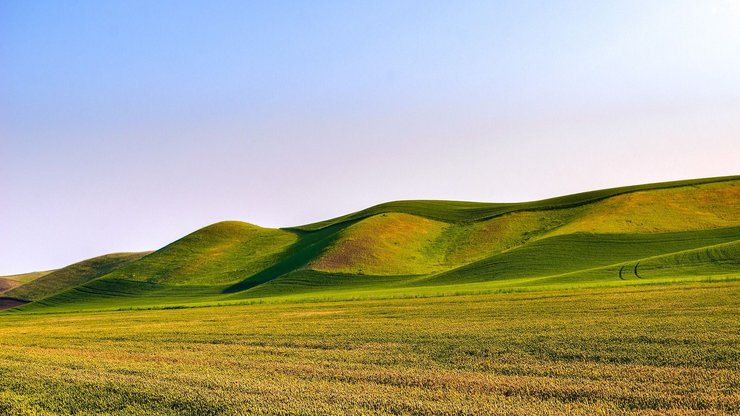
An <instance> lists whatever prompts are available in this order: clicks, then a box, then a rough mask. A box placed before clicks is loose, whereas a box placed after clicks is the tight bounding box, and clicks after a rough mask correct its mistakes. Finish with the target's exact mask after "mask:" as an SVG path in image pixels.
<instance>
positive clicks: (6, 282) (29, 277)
mask: <svg viewBox="0 0 740 416" xmlns="http://www.w3.org/2000/svg"><path fill="white" fill-rule="evenodd" d="M51 272H53V270H49V271H44V272H31V273H23V274H14V275H10V276H0V294H3V293H5V292H7V291H9V290H10V289H13V288H15V287H18V286H21V285H23V284H26V283H28V282H32V281H34V280H36V279H38V278H39V277H42V276H45V275H47V274H49V273H51Z"/></svg>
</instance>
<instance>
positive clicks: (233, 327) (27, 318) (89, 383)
mask: <svg viewBox="0 0 740 416" xmlns="http://www.w3.org/2000/svg"><path fill="white" fill-rule="evenodd" d="M739 293H740V282H719V283H688V284H674V285H652V286H639V287H621V288H602V289H587V290H586V289H584V290H579V289H574V290H556V291H543V292H533V293H511V294H502V293H499V294H488V295H476V296H445V297H432V298H420V299H388V300H358V301H335V302H324V303H265V304H252V305H241V306H224V307H204V308H187V309H170V310H133V311H115V312H84V313H59V314H3V315H0V334H2V337H0V414H8V415H43V414H129V415H160V414H161V415H186V414H199V415H200V414H203V415H208V414H213V415H215V414H243V415H251V414H284V415H287V414H298V415H301V414H303V415H319V414H343V415H356V414H438V415H480V414H500V415H533V414H537V415H543V414H545V415H546V414H581V415H598V414H654V415H657V414H674V415H694V414H696V415H698V414H702V415H724V414H726V415H729V414H737V413H738V412H740V327H739V326H738V319H737V317H738V314H740V296H738V294H739Z"/></svg>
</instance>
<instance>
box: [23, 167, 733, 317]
mask: <svg viewBox="0 0 740 416" xmlns="http://www.w3.org/2000/svg"><path fill="white" fill-rule="evenodd" d="M738 201H740V177H737V176H736V177H722V178H709V179H699V180H693V181H680V182H668V183H661V184H649V185H640V186H631V187H625V188H615V189H608V190H602V191H593V192H586V193H581V194H576V195H569V196H564V197H559V198H552V199H548V200H543V201H534V202H526V203H511V204H489V203H473V202H454V201H453V202H450V201H400V202H392V203H387V204H381V205H378V206H375V207H371V208H368V209H366V210H363V211H360V212H357V213H353V214H349V215H346V216H343V217H339V218H336V219H333V220H328V221H324V222H320V223H315V224H309V225H306V226H301V227H293V228H287V229H267V228H261V227H257V226H254V225H251V224H247V223H241V222H234V221H231V222H223V223H217V224H214V225H211V226H208V227H205V228H203V229H201V230H198V231H196V232H194V233H192V234H190V235H188V236H185V237H183V238H182V239H180V240H178V241H176V242H174V243H172V244H170V245H168V246H166V247H164V248H162V249H160V250H157V251H155V252H153V253H152V254H150V255H147V256H145V257H143V258H140V259H138V260H136V261H132V262H130V263H127V264H125V265H122V266H121V267H118V268H116V269H114V270H111V271H110V272H108V273H105V274H100V275H98V276H96V277H95V278H94V279H86V280H85V282H84V283H82V284H79V285H77V286H75V287H71V288H69V289H68V290H66V291H63V292H61V293H58V294H56V295H54V296H50V297H48V298H45V299H43V300H41V301H38V302H35V303H33V304H29V305H26V306H23V307H21V308H20V309H21V310H38V311H44V310H68V309H70V308H71V309H74V308H83V309H85V308H100V309H107V308H114V309H115V308H121V307H159V306H167V305H195V304H209V303H224V302H225V303H229V302H240V301H243V300H244V299H254V298H263V297H285V296H288V297H296V296H298V297H300V296H309V295H310V296H317V294H322V295H321V296H344V297H352V296H408V295H423V294H430V293H437V292H439V291H449V290H454V291H466V290H504V289H506V290H509V289H527V288H545V287H562V286H568V285H571V286H572V285H576V286H578V285H605V284H606V285H614V284H641V283H645V282H648V281H650V280H651V279H653V280H654V279H663V280H671V281H673V280H676V279H679V280H680V279H696V278H711V277H712V276H721V277H722V278H724V279H728V278H729V279H732V278H737V277H738V272H740V270H738V267H737V261H736V260H737V259H736V257H735V256H736V255H737V250H736V246H735V245H734V244H735V243H736V242H737V241H739V240H740V203H738ZM681 253H684V254H681ZM690 253H694V254H690ZM661 259H662V260H661ZM637 263H640V264H642V266H641V267H644V268H645V269H644V271H645V272H644V275H645V277H644V278H638V277H636V276H632V275H630V274H627V273H623V271H624V269H625V268H627V267H628V266H629V267H634V265H635V264H637ZM620 270H622V272H620ZM670 270H673V272H671V271H670ZM638 273H639V272H638ZM633 274H634V273H633ZM20 289H22V288H18V289H16V290H20ZM26 298H27V299H31V298H30V297H26ZM35 299H39V298H38V297H37V298H35Z"/></svg>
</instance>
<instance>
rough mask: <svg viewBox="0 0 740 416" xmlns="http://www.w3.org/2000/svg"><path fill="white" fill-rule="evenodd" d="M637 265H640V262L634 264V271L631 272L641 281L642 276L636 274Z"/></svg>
mask: <svg viewBox="0 0 740 416" xmlns="http://www.w3.org/2000/svg"><path fill="white" fill-rule="evenodd" d="M639 265H640V262H639V261H638V262H637V264H635V269H634V270H633V272H634V273H635V277H637V278H638V279H642V276H640V275H639V274H637V266H639Z"/></svg>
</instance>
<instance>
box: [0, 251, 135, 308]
mask: <svg viewBox="0 0 740 416" xmlns="http://www.w3.org/2000/svg"><path fill="white" fill-rule="evenodd" d="M146 254H148V253H113V254H106V255H104V256H99V257H94V258H92V259H88V260H84V261H81V262H79V263H75V264H72V265H69V266H67V267H64V268H61V269H59V270H55V271H53V272H51V273H47V274H44V275H43V276H41V277H39V278H37V279H35V280H33V281H31V282H29V283H26V284H24V285H22V286H20V287H17V288H15V289H13V290H10V291H8V292H6V293H5V294H4V295H5V296H7V297H11V298H16V299H22V300H29V301H34V300H40V299H43V298H45V297H48V296H51V295H53V294H55V293H58V292H62V291H64V290H67V289H71V288H73V287H75V286H79V285H81V284H83V283H86V282H88V281H90V280H93V279H96V278H98V277H100V276H103V275H105V274H108V273H110V272H111V271H113V270H115V269H116V268H118V267H121V266H123V265H125V264H128V263H131V262H133V261H135V260H138V259H140V258H142V257H143V256H145V255H146Z"/></svg>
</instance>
